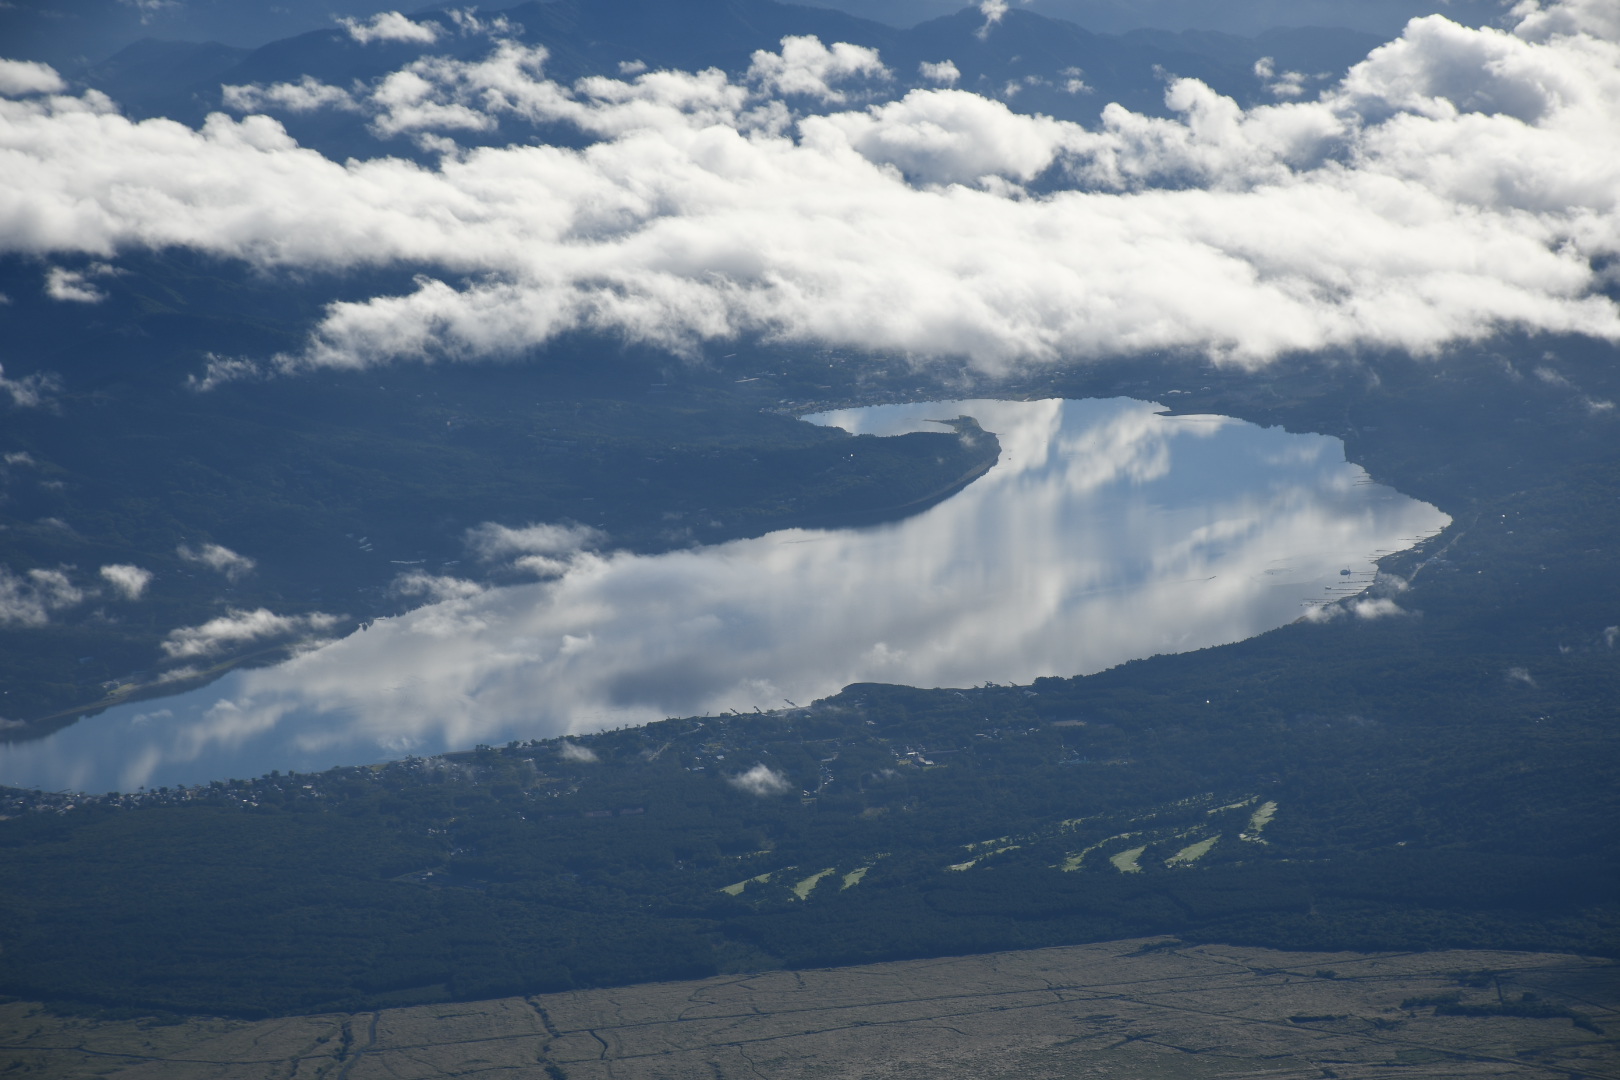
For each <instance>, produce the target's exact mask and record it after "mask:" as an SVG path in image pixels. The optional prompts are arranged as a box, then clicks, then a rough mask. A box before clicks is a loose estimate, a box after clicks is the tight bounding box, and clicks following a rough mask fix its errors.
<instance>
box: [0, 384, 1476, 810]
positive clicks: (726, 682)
mask: <svg viewBox="0 0 1620 1080" xmlns="http://www.w3.org/2000/svg"><path fill="white" fill-rule="evenodd" d="M1157 408H1158V407H1157V406H1154V405H1150V404H1146V403H1143V402H1138V401H1129V400H1110V401H1057V400H1047V401H1034V402H1001V401H962V402H945V403H935V404H919V405H901V406H881V407H876V408H870V409H856V410H848V411H845V412H839V413H831V414H824V415H823V416H821V417H817V418H812V419H813V420H814V421H815V422H820V423H826V424H830V425H835V426H838V427H843V428H846V429H848V430H851V431H853V432H856V433H871V434H880V435H883V434H898V433H901V432H904V431H909V430H929V429H931V430H940V428H939V426H938V425H935V424H930V423H929V422H928V421H929V420H939V419H950V418H954V417H956V416H958V415H970V416H973V417H975V418H977V419H978V420H979V422H980V423H981V424H982V426H983V427H984V429H985V430H988V431H993V432H996V433H997V434H998V436H999V438H1000V440H1001V444H1002V456H1001V461H1000V463H999V464H998V465H997V466H996V467H995V468H994V469H993V470H991V471H990V472H989V473H988V474H986V475H985V476H984V477H982V478H981V479H979V480H978V481H976V482H975V483H973V484H972V485H970V486H969V487H968V488H967V489H965V490H964V491H962V492H961V493H960V494H958V495H956V496H954V497H953V498H951V499H949V500H947V501H945V502H944V503H941V504H940V505H938V506H936V507H934V508H932V509H931V510H929V511H927V512H925V513H923V514H920V515H918V516H916V517H914V518H911V519H909V520H907V521H904V522H899V523H896V524H892V525H886V526H879V527H873V528H866V529H846V530H830V531H829V530H807V529H792V530H786V531H782V532H777V533H772V534H770V535H768V536H765V537H761V538H757V539H752V540H740V541H735V542H732V543H728V544H722V545H718V546H714V547H707V548H700V549H695V550H690V551H679V552H672V553H668V554H664V555H657V556H643V555H633V554H627V553H622V552H620V553H598V552H592V551H588V550H579V551H577V552H576V553H575V554H574V555H573V556H572V558H571V559H570V560H569V561H568V562H567V564H566V567H565V568H564V569H563V570H562V572H561V573H560V574H559V575H558V576H556V577H554V578H552V579H551V580H547V581H542V582H538V583H535V584H531V585H522V586H515V587H508V588H498V589H490V590H487V591H483V592H477V593H469V594H467V595H462V596H451V597H450V598H448V599H445V600H443V601H441V602H439V603H434V604H430V605H428V606H425V607H422V608H419V609H417V610H415V611H413V612H411V613H409V614H407V615H403V616H400V617H397V618H392V619H382V620H378V621H377V622H376V623H374V624H373V625H372V626H371V628H370V630H369V631H368V632H366V633H362V634H355V635H353V636H351V637H349V638H347V639H345V640H343V641H339V642H336V643H333V644H331V645H328V646H325V647H323V648H320V649H317V650H314V651H312V652H309V653H306V654H305V655H302V656H299V657H297V658H296V659H293V660H290V661H288V662H286V663H284V664H281V665H279V666H277V667H274V668H266V669H262V670H257V671H248V672H239V673H237V674H235V675H232V676H230V677H229V678H228V679H226V680H224V681H222V682H220V683H217V684H215V685H213V686H211V687H207V688H205V689H203V690H199V691H194V692H192V693H190V694H187V695H183V696H181V697H177V698H174V699H172V700H170V701H168V702H166V703H165V705H166V706H168V708H167V710H165V711H167V712H169V713H170V715H169V716H168V717H160V716H159V714H158V713H157V712H154V711H153V710H152V709H150V708H146V709H141V708H140V707H139V706H130V707H126V708H124V709H118V710H112V711H110V712H108V713H107V714H104V715H103V716H100V717H97V718H94V719H91V720H87V721H83V722H81V723H79V724H76V725H74V726H73V727H71V728H68V729H66V730H64V731H62V732H60V733H58V734H57V735H55V736H52V737H51V738H49V739H47V740H43V741H41V742H39V743H34V744H26V745H22V746H13V747H8V748H4V749H0V782H5V783H13V784H16V783H26V784H31V785H34V786H42V787H49V788H60V787H64V786H66V787H75V788H83V789H87V790H104V789H108V788H114V787H117V788H122V789H125V790H128V789H131V788H134V787H136V786H139V785H141V784H148V785H150V784H154V783H165V784H172V783H177V782H186V783H190V782H198V781H202V780H208V779H218V778H223V777H226V776H242V775H256V774H258V773H261V772H265V771H268V770H269V769H271V768H283V769H285V768H295V769H299V770H308V769H316V768H322V767H326V766H330V765H333V764H339V763H346V762H347V763H356V762H365V761H372V760H378V759H381V758H387V757H397V756H403V755H406V754H409V753H434V752H438V751H440V750H445V749H453V748H464V747H470V746H472V745H474V744H476V743H502V742H505V741H507V740H509V739H514V738H522V739H528V738H539V737H547V736H552V735H557V734H563V733H568V732H583V731H589V730H596V729H600V728H604V727H616V726H619V725H623V724H635V723H644V722H647V721H650V720H657V719H660V718H662V717H665V716H672V715H693V714H711V713H717V712H720V711H723V710H727V709H737V710H742V711H747V710H751V709H753V708H756V707H758V708H763V709H772V708H779V707H781V706H782V705H783V704H784V702H785V701H786V700H789V699H791V700H793V701H797V702H800V703H804V702H807V701H809V700H811V699H813V698H816V697H819V696H822V695H826V694H829V693H832V692H835V691H836V690H838V689H839V688H840V687H842V686H844V685H846V684H848V683H852V682H863V681H876V682H894V683H905V684H910V685H917V686H967V685H975V684H978V683H982V682H984V681H987V680H993V681H996V682H1020V683H1021V682H1027V681H1029V680H1032V679H1034V678H1036V677H1038V676H1041V675H1069V674H1076V673H1089V672H1094V671H1098V670H1101V669H1103V668H1106V667H1110V666H1113V665H1115V664H1118V663H1121V662H1123V661H1126V660H1130V659H1133V658H1136V657H1143V656H1150V655H1153V654H1156V653H1170V652H1181V651H1186V650H1191V649H1197V648H1203V647H1206V646H1210V645H1215V644H1220V643H1224V642H1230V641H1237V640H1241V639H1243V638H1247V637H1251V636H1253V635H1255V634H1257V633H1261V632H1263V631H1265V630H1268V629H1271V628H1273V627H1276V626H1280V625H1283V624H1285V623H1288V622H1292V621H1293V620H1295V619H1297V618H1299V617H1300V615H1301V614H1302V613H1303V612H1304V611H1305V610H1307V608H1308V606H1309V605H1310V604H1311V603H1313V602H1317V601H1320V600H1321V599H1322V598H1323V597H1324V596H1327V595H1330V591H1331V590H1336V589H1339V588H1340V587H1341V585H1342V583H1343V581H1344V577H1343V576H1342V575H1341V573H1340V572H1341V570H1346V569H1348V570H1352V571H1354V572H1357V573H1360V572H1364V571H1370V570H1371V569H1372V565H1371V564H1372V560H1373V558H1374V557H1375V553H1379V552H1383V551H1388V550H1393V549H1398V548H1402V547H1405V546H1408V545H1409V544H1410V543H1411V542H1412V541H1413V540H1414V539H1415V538H1417V537H1420V536H1426V535H1429V534H1432V533H1434V532H1435V531H1437V530H1438V529H1440V528H1442V527H1443V526H1444V525H1445V524H1446V523H1447V522H1448V520H1449V519H1448V518H1447V517H1446V516H1445V515H1444V514H1442V513H1441V512H1440V511H1438V510H1437V509H1435V508H1434V507H1432V506H1429V505H1428V504H1426V503H1421V502H1418V501H1416V500H1413V499H1410V498H1407V497H1406V496H1403V495H1401V494H1399V493H1398V492H1395V491H1393V490H1392V489H1389V488H1386V487H1382V486H1380V485H1376V484H1372V483H1371V482H1370V481H1369V480H1368V478H1367V476H1366V474H1365V473H1364V472H1363V471H1362V470H1361V469H1360V468H1359V467H1357V466H1353V465H1347V464H1345V462H1344V461H1343V448H1342V445H1341V444H1340V443H1339V442H1338V440H1336V439H1332V438H1329V437H1326V436H1319V435H1293V434H1289V433H1286V432H1284V431H1282V430H1281V429H1262V428H1258V427H1255V426H1253V425H1251V424H1246V423H1242V422H1239V421H1235V420H1230V419H1226V418H1222V417H1213V416H1181V417H1170V416H1163V415H1159V414H1158V413H1157V411H1156V410H1157ZM137 714H140V715H142V716H144V717H145V718H146V719H145V720H143V721H142V722H140V723H136V722H134V717H135V716H136V715H137Z"/></svg>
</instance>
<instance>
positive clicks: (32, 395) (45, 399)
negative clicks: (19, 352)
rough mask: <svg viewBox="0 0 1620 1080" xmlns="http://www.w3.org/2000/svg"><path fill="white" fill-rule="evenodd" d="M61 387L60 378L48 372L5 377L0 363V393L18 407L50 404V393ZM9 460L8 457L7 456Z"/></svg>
mask: <svg viewBox="0 0 1620 1080" xmlns="http://www.w3.org/2000/svg"><path fill="white" fill-rule="evenodd" d="M61 389H62V380H61V379H59V378H58V377H56V376H55V375H52V374H50V373H48V372H37V371H36V372H35V373H34V374H32V375H24V376H23V377H22V378H20V379H8V378H6V368H5V365H4V364H0V393H4V394H5V395H6V396H8V397H10V398H11V404H12V405H14V406H16V407H17V408H19V409H36V408H39V407H41V406H48V405H50V404H51V395H52V394H54V393H56V392H57V391H59V390H61ZM7 460H8V462H9V460H10V459H9V457H8V459H7Z"/></svg>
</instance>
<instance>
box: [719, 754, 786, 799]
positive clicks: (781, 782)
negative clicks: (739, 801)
mask: <svg viewBox="0 0 1620 1080" xmlns="http://www.w3.org/2000/svg"><path fill="white" fill-rule="evenodd" d="M728 782H729V783H730V784H731V785H732V786H733V787H735V788H739V789H741V790H743V791H746V792H748V794H750V795H758V796H760V797H762V798H763V797H764V796H767V795H786V794H787V793H788V792H790V791H792V790H793V784H792V783H791V782H790V781H789V780H788V778H787V777H786V776H784V775H782V774H781V773H780V772H777V771H776V770H775V769H773V768H771V767H770V766H769V765H766V764H765V763H763V762H761V763H760V764H758V765H755V766H754V767H753V768H752V769H749V770H748V771H747V772H741V773H738V774H737V775H736V776H732V777H729V778H728Z"/></svg>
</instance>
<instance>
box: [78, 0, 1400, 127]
mask: <svg viewBox="0 0 1620 1080" xmlns="http://www.w3.org/2000/svg"><path fill="white" fill-rule="evenodd" d="M497 16H499V17H504V18H505V19H506V20H507V21H508V22H509V23H510V24H512V26H513V28H514V30H513V33H512V36H513V37H514V38H516V39H517V40H520V41H522V42H524V43H526V44H540V45H544V46H545V47H546V49H547V50H548V52H549V54H550V57H549V60H548V62H547V69H546V70H547V74H548V75H550V76H551V77H552V78H555V79H558V80H560V81H563V82H568V81H572V80H573V79H576V78H579V77H581V76H585V75H592V74H611V75H615V76H617V75H619V74H620V70H621V69H620V65H621V64H625V63H632V62H636V61H639V62H641V63H643V64H646V65H647V66H649V67H652V68H675V69H681V70H688V71H691V70H700V69H703V68H708V67H718V68H721V69H723V70H726V71H728V72H738V71H741V70H744V69H746V68H747V66H748V63H749V61H750V58H751V56H752V54H753V53H754V52H755V50H759V49H775V48H777V47H779V42H780V40H781V39H782V38H783V37H784V36H787V35H805V34H810V35H815V36H817V37H819V38H821V39H822V40H823V41H826V42H833V41H843V42H850V43H852V44H857V45H863V46H867V47H870V48H874V49H877V50H878V51H879V52H880V53H881V55H882V57H883V60H884V62H885V63H886V64H887V65H888V67H889V68H890V69H891V70H892V71H893V72H894V75H895V78H894V80H893V82H892V83H890V84H889V87H888V89H889V92H892V93H893V94H895V95H899V94H902V93H904V92H905V91H906V90H907V89H909V88H911V87H914V86H922V85H928V86H933V85H937V84H938V83H937V80H936V81H930V80H928V79H925V78H924V77H923V75H922V73H921V68H920V65H922V64H924V63H930V64H932V63H937V62H940V61H944V60H949V61H951V62H952V63H953V64H954V65H955V68H956V70H957V72H958V73H959V75H958V77H957V82H956V85H957V86H959V87H961V88H963V89H967V90H972V91H975V92H977V93H980V94H983V95H985V96H990V97H995V98H997V99H999V100H1002V101H1004V102H1005V103H1006V104H1007V105H1009V106H1010V107H1012V108H1014V109H1016V110H1017V111H1020V112H1040V113H1046V114H1048V115H1053V116H1058V117H1061V118H1064V119H1070V120H1075V121H1078V122H1081V123H1087V124H1095V123H1096V121H1097V118H1098V114H1099V113H1100V112H1101V110H1102V108H1103V106H1104V105H1106V104H1108V103H1109V102H1119V103H1121V104H1123V105H1125V106H1127V107H1128V108H1131V109H1133V110H1135V111H1138V112H1145V113H1150V114H1162V113H1164V111H1165V108H1164V101H1163V96H1164V88H1165V85H1166V83H1167V80H1168V78H1169V77H1171V76H1190V77H1195V78H1198V79H1202V80H1203V81H1204V82H1206V83H1208V84H1209V85H1210V86H1212V87H1214V88H1215V89H1216V90H1218V91H1219V92H1221V93H1223V94H1227V95H1230V96H1232V97H1234V98H1236V99H1238V100H1239V101H1240V102H1243V103H1245V104H1255V103H1260V102H1264V101H1267V100H1274V99H1273V98H1271V97H1269V96H1268V92H1267V89H1266V86H1265V85H1264V80H1263V79H1261V78H1260V77H1259V76H1258V75H1257V74H1256V71H1255V65H1256V63H1257V62H1258V61H1260V60H1261V59H1262V58H1266V57H1269V58H1271V63H1272V66H1273V67H1274V68H1275V69H1276V70H1277V71H1296V72H1300V73H1302V74H1303V75H1304V76H1305V79H1304V86H1305V87H1306V90H1307V92H1308V91H1309V89H1310V87H1312V86H1314V85H1321V84H1323V83H1325V82H1326V81H1327V80H1328V79H1330V78H1332V77H1336V76H1337V75H1339V74H1341V73H1342V72H1343V71H1344V70H1345V69H1346V68H1348V67H1349V66H1350V65H1351V64H1354V63H1355V62H1357V61H1358V60H1360V59H1362V58H1363V57H1365V56H1366V54H1367V53H1368V51H1369V50H1371V49H1372V48H1374V47H1376V46H1377V45H1378V44H1380V42H1381V39H1380V38H1379V37H1378V36H1377V35H1373V34H1368V33H1362V32H1359V31H1352V30H1344V29H1327V28H1321V27H1307V28H1293V29H1273V30H1268V31H1266V32H1264V33H1262V34H1259V35H1257V36H1253V37H1241V36H1237V35H1233V34H1225V33H1218V32H1214V31H1207V30H1183V31H1179V32H1172V31H1167V30H1132V31H1129V32H1127V33H1123V34H1101V33H1094V32H1092V31H1089V30H1086V29H1083V28H1082V27H1080V26H1078V25H1076V24H1074V23H1071V22H1065V21H1062V20H1058V19H1052V18H1048V17H1046V16H1043V15H1039V14H1036V13H1035V12H1033V11H1028V10H1023V9H1014V10H1010V11H1008V12H1006V13H1005V15H1004V16H1002V17H1001V18H1000V19H999V20H998V21H996V22H995V23H994V24H993V25H989V24H988V23H987V19H986V16H985V15H984V14H983V13H981V12H980V11H979V10H978V8H976V7H966V8H962V9H961V10H959V11H956V12H955V13H954V14H950V15H944V16H941V17H938V18H934V19H930V20H928V21H926V22H923V23H921V24H919V25H917V26H914V27H912V28H910V29H899V28H896V27H893V26H889V25H886V24H883V23H880V22H875V21H872V20H869V19H862V18H857V17H855V16H853V15H849V14H846V13H844V12H841V11H835V10H830V9H826V8H815V7H804V6H798V5H790V4H781V3H775V2H774V0H688V2H685V3H682V4H679V5H671V4H665V3H655V2H651V0H555V2H552V3H534V2H531V3H526V4H520V5H518V6H516V7H512V8H507V9H504V10H501V11H499V12H486V13H481V15H480V18H483V19H485V20H486V21H487V20H490V19H493V18H495V17H497ZM416 18H417V19H418V20H419V21H421V22H424V23H426V22H434V23H437V24H439V25H440V26H442V27H443V28H444V30H445V32H444V33H441V34H440V35H439V36H438V40H436V41H433V42H409V41H376V40H373V41H371V42H370V43H368V44H365V45H362V44H360V43H359V42H357V41H356V40H355V39H354V37H353V36H352V35H351V34H350V32H349V31H348V30H347V29H345V28H343V27H341V26H334V27H330V28H326V29H320V30H313V31H309V32H307V33H303V34H299V35H297V36H294V37H289V38H285V39H282V40H278V41H274V42H271V43H269V44H266V45H263V46H261V47H259V48H256V49H246V48H238V47H233V46H229V45H224V44H221V43H219V42H217V41H207V42H183V41H172V40H161V39H157V38H143V39H142V40H139V41H137V42H135V43H134V44H131V45H129V46H127V47H125V48H124V49H122V50H120V51H119V52H118V53H117V54H115V55H113V56H112V57H111V58H109V59H107V60H105V61H103V62H101V63H98V64H95V65H92V66H90V67H87V68H85V69H83V70H82V71H81V72H80V78H81V79H82V80H83V81H84V82H86V83H88V84H89V85H91V86H94V87H96V88H97V89H100V90H102V91H104V92H106V93H107V94H109V95H111V96H112V97H113V99H114V100H116V101H117V102H118V103H119V105H120V107H121V108H123V109H124V110H125V112H126V113H128V114H129V115H131V116H136V117H145V116H158V115H162V116H169V117H173V118H175V119H179V120H184V121H186V122H190V123H196V122H198V121H200V120H201V119H202V118H203V116H205V115H206V114H207V113H208V112H211V111H214V110H217V109H219V108H221V107H222V97H221V89H220V88H221V86H222V85H240V84H249V83H258V84H261V85H262V84H272V83H278V82H296V81H298V80H299V79H301V78H303V77H305V76H313V77H315V78H316V79H319V80H320V81H322V82H325V83H329V84H333V85H336V86H348V85H350V84H352V83H354V82H355V81H361V82H365V81H368V80H372V79H377V78H380V77H382V76H384V75H385V74H387V73H389V72H392V71H395V70H398V69H399V68H400V67H401V66H403V65H404V64H407V63H409V62H410V61H411V60H413V59H416V58H417V57H419V56H425V55H441V56H452V57H459V58H472V57H475V56H480V55H483V54H484V53H486V52H487V51H488V50H489V48H490V40H489V38H488V37H487V36H484V35H465V34H461V33H457V32H453V30H454V24H453V21H452V19H451V17H450V16H449V15H447V14H445V13H444V12H442V11H438V12H427V13H423V14H419V15H418V16H416ZM282 119H283V120H284V122H286V123H287V125H288V127H289V129H290V130H291V131H292V132H293V134H294V135H295V136H297V137H299V138H300V139H301V140H302V141H304V142H306V143H307V144H308V145H313V146H315V147H317V148H319V149H322V150H324V151H329V152H337V153H339V154H341V155H343V156H348V155H351V154H357V153H362V152H363V151H364V150H365V149H366V146H367V143H368V142H369V141H370V140H371V138H372V137H371V136H370V135H369V134H368V133H367V132H366V130H365V127H364V124H363V121H362V120H361V119H360V118H358V117H355V116H353V115H334V114H332V113H330V112H325V113H320V114H316V115H313V116H310V115H305V116H285V117H282ZM509 137H510V136H509V134H508V135H503V136H501V138H502V139H503V141H504V140H505V139H506V138H509ZM557 138H562V139H566V138H567V136H556V135H555V134H552V135H549V136H548V139H557ZM374 149H381V148H380V147H374ZM403 149H404V148H403V147H401V146H399V145H395V144H390V145H389V147H388V151H389V152H394V153H399V152H402V151H403Z"/></svg>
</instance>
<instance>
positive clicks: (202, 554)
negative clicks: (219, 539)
mask: <svg viewBox="0 0 1620 1080" xmlns="http://www.w3.org/2000/svg"><path fill="white" fill-rule="evenodd" d="M175 554H176V555H179V556H180V557H181V558H182V559H184V560H185V561H186V562H189V563H198V564H199V565H202V566H206V567H208V568H209V569H210V570H217V571H218V572H219V573H221V574H224V575H225V577H226V579H227V580H230V581H237V580H239V579H240V578H241V577H242V575H244V574H248V573H251V572H252V571H253V568H254V567H255V566H257V565H258V563H257V562H255V561H254V560H252V559H250V558H248V557H247V556H246V555H238V554H237V553H236V552H234V551H232V550H231V549H230V548H228V547H226V546H225V545H224V544H203V545H201V546H200V547H195V548H194V547H192V546H191V545H190V544H181V545H180V546H179V547H177V548H175Z"/></svg>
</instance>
